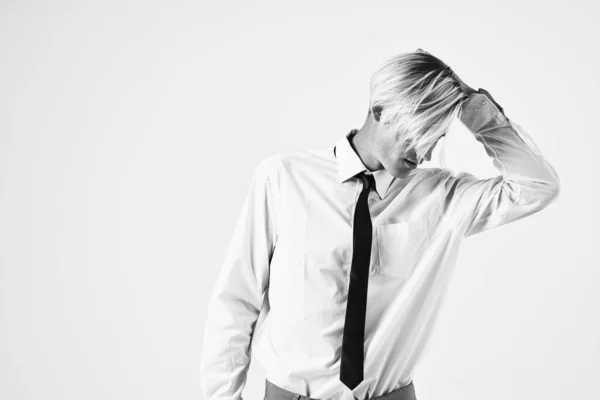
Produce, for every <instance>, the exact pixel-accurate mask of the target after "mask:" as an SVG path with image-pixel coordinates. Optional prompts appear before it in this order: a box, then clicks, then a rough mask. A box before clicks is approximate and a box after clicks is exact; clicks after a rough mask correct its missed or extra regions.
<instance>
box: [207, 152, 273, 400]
mask: <svg viewBox="0 0 600 400" xmlns="http://www.w3.org/2000/svg"><path fill="white" fill-rule="evenodd" d="M276 165H278V164H277V160H276V157H275V156H273V157H269V158H266V159H264V160H263V161H261V162H260V163H259V165H258V166H257V167H256V169H255V171H254V176H253V178H252V183H251V185H250V190H249V192H248V194H247V195H246V199H245V201H244V204H243V206H242V210H241V213H240V215H239V218H238V221H237V224H236V226H235V229H234V233H233V238H232V240H231V242H230V245H229V249H228V251H227V254H226V256H225V261H224V263H223V265H222V268H221V270H220V273H219V275H218V277H217V281H216V285H215V287H214V289H213V292H212V295H211V297H210V299H209V303H208V311H207V319H206V328H205V332H204V342H203V347H202V353H201V362H200V365H201V366H200V384H201V387H202V393H203V395H204V399H205V400H243V398H242V390H243V388H244V386H245V384H246V377H247V373H248V369H249V366H250V359H251V358H250V351H251V347H250V344H251V340H252V335H253V332H254V327H255V325H256V321H257V318H258V315H259V313H260V309H261V307H262V302H263V294H264V292H265V290H266V289H267V286H268V281H269V265H270V261H271V257H272V254H273V251H274V249H275V243H276V240H277V237H276V232H275V213H276V203H277V200H278V190H277V185H276V183H277V179H275V178H276V174H275V166H276Z"/></svg>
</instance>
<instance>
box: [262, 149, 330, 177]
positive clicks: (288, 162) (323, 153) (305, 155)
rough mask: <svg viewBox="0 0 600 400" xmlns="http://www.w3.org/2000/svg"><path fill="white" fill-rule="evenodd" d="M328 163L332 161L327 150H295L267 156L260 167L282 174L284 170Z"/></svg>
mask: <svg viewBox="0 0 600 400" xmlns="http://www.w3.org/2000/svg"><path fill="white" fill-rule="evenodd" d="M327 161H331V160H330V157H329V152H328V151H327V150H323V149H308V150H295V151H289V152H278V153H273V154H270V155H268V156H265V157H264V158H262V159H261V160H260V161H259V163H258V167H259V168H261V169H268V170H269V171H273V172H281V170H282V169H284V170H287V171H292V170H295V169H298V168H306V167H311V166H312V167H314V166H318V165H319V164H322V163H324V162H327Z"/></svg>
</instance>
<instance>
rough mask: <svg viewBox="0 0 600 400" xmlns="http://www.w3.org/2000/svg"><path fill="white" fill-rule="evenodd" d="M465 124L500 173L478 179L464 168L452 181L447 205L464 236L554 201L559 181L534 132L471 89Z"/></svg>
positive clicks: (449, 186)
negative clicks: (520, 124) (533, 135)
mask: <svg viewBox="0 0 600 400" xmlns="http://www.w3.org/2000/svg"><path fill="white" fill-rule="evenodd" d="M460 120H461V122H462V123H463V124H464V125H465V126H466V127H467V128H468V129H469V130H470V131H471V133H472V134H473V135H474V136H475V139H477V140H478V141H479V142H480V143H482V144H483V146H484V148H485V150H486V152H487V154H488V155H489V156H490V157H492V158H493V164H494V167H495V168H496V169H497V170H498V171H499V172H500V175H498V176H495V177H493V178H489V179H478V178H476V177H475V176H473V175H472V174H469V173H467V172H460V173H458V174H457V175H456V176H453V177H452V179H450V180H449V181H448V183H447V186H446V187H447V189H448V192H447V193H448V197H447V199H446V200H447V203H446V204H447V205H449V207H450V208H451V212H452V213H454V215H456V216H457V218H458V221H457V223H456V224H455V225H454V226H455V227H456V228H457V229H459V230H460V231H461V233H462V234H463V236H464V237H468V236H471V235H474V234H476V233H480V232H483V231H485V230H488V229H490V228H493V227H497V226H501V225H504V224H507V223H509V222H513V221H517V220H519V219H521V218H524V217H527V216H529V215H532V214H534V213H536V212H538V211H540V210H542V209H543V208H545V207H547V206H548V205H550V204H551V203H553V202H554V201H555V200H556V198H557V197H558V195H559V193H560V179H559V178H558V175H557V174H556V171H555V170H554V168H553V167H552V166H551V165H550V163H549V162H548V161H547V160H546V159H545V157H544V156H543V154H542V152H541V151H540V149H539V148H538V147H537V145H536V144H535V142H534V141H533V139H532V138H531V137H530V136H529V134H528V133H527V132H526V131H525V130H524V129H523V128H522V127H521V126H519V125H518V124H517V123H516V122H515V121H513V120H511V119H509V118H508V117H507V116H506V114H505V113H504V109H503V108H498V107H496V105H495V104H494V102H493V101H491V100H490V99H489V98H488V96H486V95H485V94H482V93H472V94H471V95H470V96H469V98H468V99H467V101H466V102H465V103H464V104H463V108H462V109H461V114H460Z"/></svg>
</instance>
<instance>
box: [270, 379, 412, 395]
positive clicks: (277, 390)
mask: <svg viewBox="0 0 600 400" xmlns="http://www.w3.org/2000/svg"><path fill="white" fill-rule="evenodd" d="M264 400H319V399H314V398H311V397H307V396H303V395H301V394H298V393H294V392H290V391H289V390H287V389H284V388H282V387H279V386H277V385H275V384H274V383H273V382H270V381H269V380H268V379H266V380H265V398H264ZM357 400H358V399H357ZM364 400H417V396H416V393H415V385H414V384H413V382H412V381H411V382H410V383H409V384H408V385H406V386H404V387H401V388H399V389H396V390H394V391H392V392H389V393H386V394H383V395H381V396H376V397H371V398H370V399H364Z"/></svg>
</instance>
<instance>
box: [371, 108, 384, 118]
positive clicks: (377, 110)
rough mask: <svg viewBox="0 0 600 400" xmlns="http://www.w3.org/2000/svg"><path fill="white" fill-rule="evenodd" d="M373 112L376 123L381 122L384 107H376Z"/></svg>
mask: <svg viewBox="0 0 600 400" xmlns="http://www.w3.org/2000/svg"><path fill="white" fill-rule="evenodd" d="M371 111H372V112H373V118H375V121H377V122H379V119H380V118H381V112H382V111H383V107H382V106H375V107H373V108H372V110H371Z"/></svg>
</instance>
